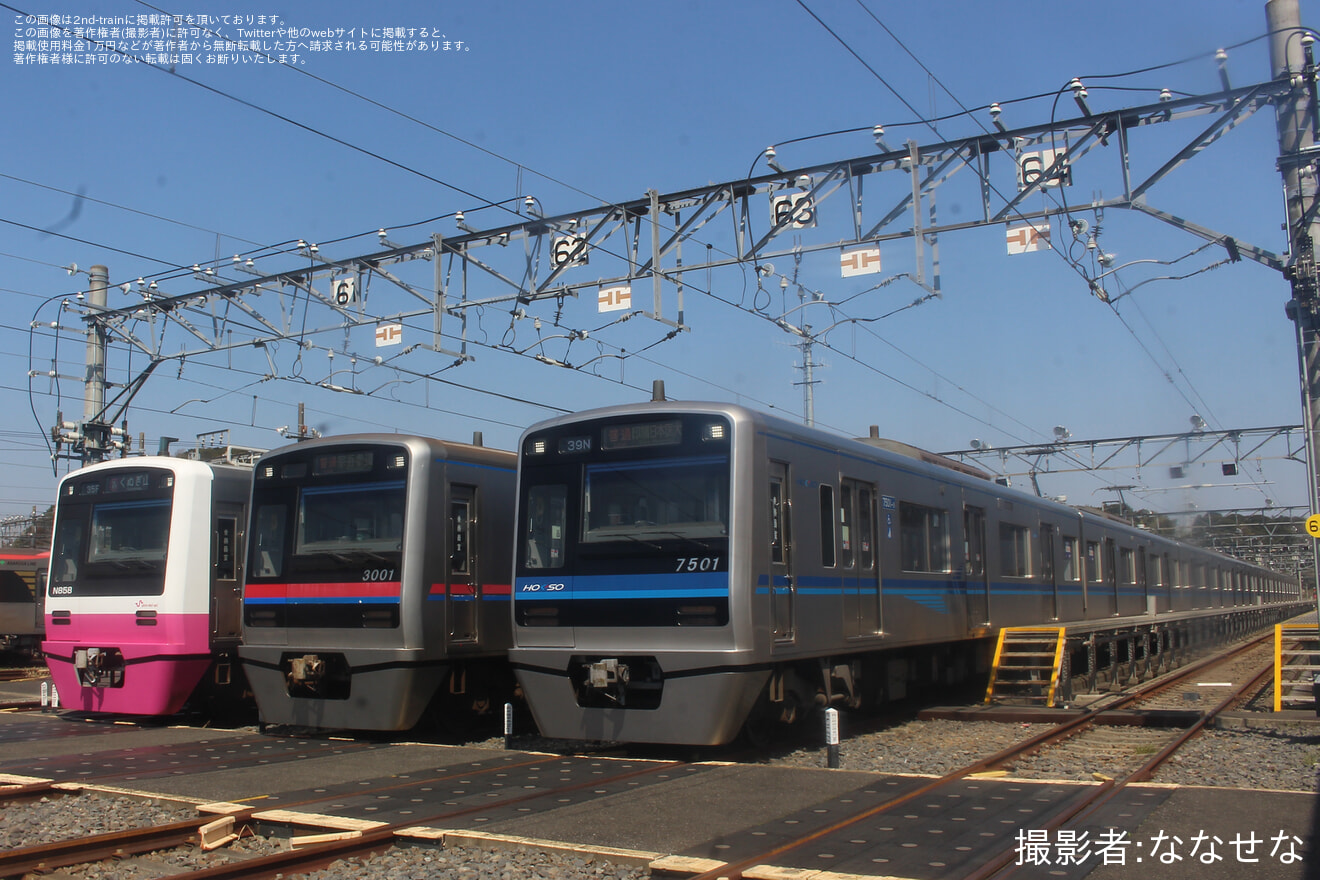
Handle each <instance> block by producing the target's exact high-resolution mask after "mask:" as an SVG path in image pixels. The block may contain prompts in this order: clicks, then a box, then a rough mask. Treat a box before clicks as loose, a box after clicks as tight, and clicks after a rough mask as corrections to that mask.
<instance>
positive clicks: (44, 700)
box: [41, 681, 50, 712]
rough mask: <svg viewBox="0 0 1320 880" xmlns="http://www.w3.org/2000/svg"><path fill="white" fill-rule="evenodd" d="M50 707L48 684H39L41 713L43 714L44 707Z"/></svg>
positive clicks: (44, 682) (46, 682) (45, 682)
mask: <svg viewBox="0 0 1320 880" xmlns="http://www.w3.org/2000/svg"><path fill="white" fill-rule="evenodd" d="M49 705H50V682H48V681H43V682H42V683H41V711H43V712H45V711H46V707H48V706H49Z"/></svg>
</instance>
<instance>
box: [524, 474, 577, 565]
mask: <svg viewBox="0 0 1320 880" xmlns="http://www.w3.org/2000/svg"><path fill="white" fill-rule="evenodd" d="M567 499H568V487H567V486H563V485H558V486H555V485H550V486H533V487H532V488H531V489H530V490H529V491H528V492H527V548H526V550H527V557H526V566H527V568H529V569H546V568H562V567H563V565H564V536H565V532H566V530H567V527H568V523H567V521H566V515H567V510H568V504H567Z"/></svg>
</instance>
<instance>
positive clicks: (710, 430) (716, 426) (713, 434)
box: [701, 422, 728, 440]
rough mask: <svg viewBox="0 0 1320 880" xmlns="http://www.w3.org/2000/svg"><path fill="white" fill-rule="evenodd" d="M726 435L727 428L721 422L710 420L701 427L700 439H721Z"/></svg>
mask: <svg viewBox="0 0 1320 880" xmlns="http://www.w3.org/2000/svg"><path fill="white" fill-rule="evenodd" d="M726 436H728V430H727V429H726V428H725V426H724V424H723V423H721V422H711V423H710V424H708V425H706V426H704V427H703V428H702V429H701V439H702V440H723V439H724V438H725V437H726Z"/></svg>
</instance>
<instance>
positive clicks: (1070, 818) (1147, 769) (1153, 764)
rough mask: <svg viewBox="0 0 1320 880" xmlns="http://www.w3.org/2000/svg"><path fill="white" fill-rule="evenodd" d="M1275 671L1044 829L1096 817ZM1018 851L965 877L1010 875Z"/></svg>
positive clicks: (1247, 685)
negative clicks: (1119, 795) (1125, 789)
mask: <svg viewBox="0 0 1320 880" xmlns="http://www.w3.org/2000/svg"><path fill="white" fill-rule="evenodd" d="M1272 671H1273V663H1272V662H1271V663H1270V665H1268V666H1266V667H1265V669H1263V670H1262V671H1261V672H1259V673H1257V674H1256V675H1255V676H1253V677H1252V678H1251V679H1250V680H1248V681H1247V682H1245V683H1244V684H1240V685H1238V686H1237V687H1235V688H1234V689H1233V691H1232V692H1231V693H1230V694H1229V695H1228V696H1227V697H1225V698H1224V699H1223V700H1222V701H1220V702H1219V704H1218V705H1216V706H1214V707H1213V708H1212V709H1209V710H1207V711H1205V712H1203V713H1202V714H1201V717H1200V718H1198V719H1197V720H1196V721H1195V722H1194V723H1193V724H1192V725H1191V726H1190V727H1188V728H1187V729H1186V730H1184V731H1183V732H1182V733H1180V734H1179V735H1178V736H1176V737H1174V738H1173V740H1172V741H1170V742H1169V744H1168V745H1166V746H1165V747H1164V748H1163V749H1161V750H1160V751H1159V752H1158V753H1156V754H1155V755H1153V756H1151V758H1150V759H1149V760H1148V761H1146V763H1145V764H1142V765H1141V767H1139V768H1137V769H1136V770H1134V771H1132V772H1131V773H1129V774H1128V775H1127V776H1125V777H1123V778H1122V779H1121V780H1115V781H1112V782H1106V783H1105V784H1104V785H1102V786H1101V787H1100V788H1098V789H1096V791H1094V792H1088V795H1089V796H1088V797H1087V798H1086V800H1085V801H1084V802H1083V803H1081V804H1079V805H1078V806H1076V807H1075V808H1066V809H1064V810H1060V811H1059V812H1058V813H1056V814H1055V816H1054V818H1052V819H1050V820H1049V821H1048V822H1046V823H1045V825H1044V830H1045V831H1046V832H1050V831H1056V830H1058V829H1059V828H1061V827H1062V826H1063V825H1065V824H1067V823H1068V822H1077V823H1082V822H1085V821H1086V820H1088V819H1090V818H1092V817H1094V816H1095V814H1096V813H1098V812H1099V811H1100V809H1101V808H1103V807H1104V806H1105V805H1106V804H1108V803H1109V802H1110V801H1111V800H1113V798H1114V797H1115V796H1116V795H1117V794H1118V793H1119V792H1120V791H1122V790H1123V789H1124V788H1126V787H1127V786H1128V785H1131V784H1132V783H1135V782H1144V781H1146V780H1147V779H1149V778H1150V777H1151V776H1153V775H1154V773H1155V771H1156V770H1157V769H1159V767H1160V766H1161V765H1162V764H1164V763H1165V762H1166V761H1168V760H1169V758H1171V757H1172V756H1173V755H1174V754H1175V753H1176V752H1177V751H1178V749H1180V748H1182V747H1183V746H1184V745H1186V744H1187V742H1188V741H1189V740H1191V739H1192V738H1193V737H1195V736H1196V735H1197V734H1199V733H1200V732H1201V731H1202V730H1203V729H1204V728H1205V726H1206V725H1207V724H1209V723H1210V722H1211V721H1213V720H1214V719H1215V717H1216V716H1218V715H1219V714H1220V713H1221V712H1223V711H1225V710H1226V709H1228V707H1229V706H1231V705H1233V703H1235V702H1236V701H1237V700H1239V699H1241V697H1242V695H1243V694H1245V693H1247V692H1249V691H1251V690H1252V689H1253V688H1257V687H1259V686H1260V685H1261V684H1263V683H1264V681H1265V679H1266V677H1268V676H1269V675H1270V674H1271V672H1272ZM1015 853H1016V849H1015V850H1010V851H1006V852H1003V853H1000V854H999V855H998V856H996V857H995V858H993V859H991V860H990V861H988V862H986V863H984V864H983V865H982V866H981V867H980V868H978V869H977V870H975V871H973V872H972V873H970V874H967V875H965V876H964V877H963V878H962V880H987V878H990V877H1007V876H1010V875H1011V874H1012V873H1013V872H1014V871H1015V870H1016V869H1017V868H1018V867H1019V866H1018V865H1015V864H1009V862H1010V860H1011V859H1012V858H1013V856H1014V854H1015Z"/></svg>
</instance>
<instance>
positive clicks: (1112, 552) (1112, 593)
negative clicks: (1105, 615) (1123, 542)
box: [1100, 538, 1118, 617]
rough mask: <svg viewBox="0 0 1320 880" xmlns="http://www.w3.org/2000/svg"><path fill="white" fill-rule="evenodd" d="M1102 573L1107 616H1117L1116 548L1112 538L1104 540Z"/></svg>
mask: <svg viewBox="0 0 1320 880" xmlns="http://www.w3.org/2000/svg"><path fill="white" fill-rule="evenodd" d="M1100 568H1101V570H1102V571H1103V572H1104V579H1105V594H1106V595H1107V596H1108V597H1109V616H1110V617H1117V616H1118V548H1117V546H1116V545H1115V544H1114V539H1113V538H1105V555H1104V561H1103V563H1101V566H1100Z"/></svg>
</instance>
